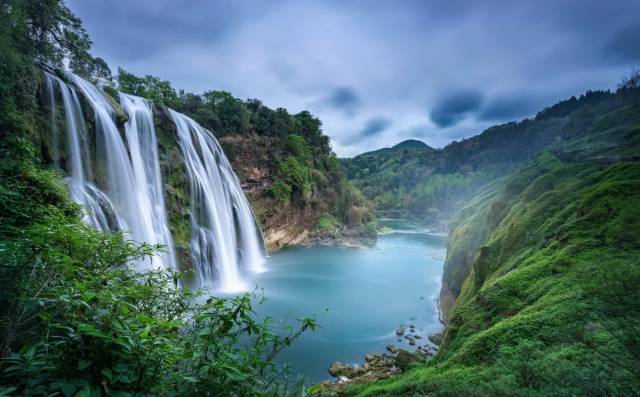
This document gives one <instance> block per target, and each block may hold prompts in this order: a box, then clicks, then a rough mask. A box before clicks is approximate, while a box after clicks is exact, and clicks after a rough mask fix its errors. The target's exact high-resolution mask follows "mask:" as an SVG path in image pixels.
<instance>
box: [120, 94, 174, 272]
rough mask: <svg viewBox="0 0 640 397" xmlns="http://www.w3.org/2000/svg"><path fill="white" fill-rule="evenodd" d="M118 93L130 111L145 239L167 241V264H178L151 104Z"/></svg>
mask: <svg viewBox="0 0 640 397" xmlns="http://www.w3.org/2000/svg"><path fill="white" fill-rule="evenodd" d="M119 97H120V104H121V105H122V108H123V109H124V111H125V112H127V114H128V115H129V119H128V120H127V123H126V124H125V126H124V127H125V136H126V139H127V144H128V147H129V154H130V157H131V165H132V168H133V177H134V186H135V189H136V192H135V194H136V197H137V198H138V200H139V202H140V204H141V206H142V207H143V211H142V212H141V213H140V218H141V219H140V220H141V221H142V224H143V225H145V227H144V231H145V233H147V234H146V235H145V238H149V239H150V240H145V241H147V242H154V243H158V244H162V245H164V246H165V247H166V249H167V252H166V254H165V255H164V257H163V259H164V261H165V265H166V266H168V267H170V268H175V267H176V266H175V259H174V258H175V254H174V250H173V239H172V238H171V232H170V231H169V222H168V220H167V211H166V209H165V205H164V190H163V186H162V176H161V174H160V159H159V156H158V142H157V140H156V130H155V127H154V126H153V108H152V104H151V102H150V101H149V100H147V99H144V98H140V97H137V96H134V95H128V94H123V93H119ZM153 240H155V241H153Z"/></svg>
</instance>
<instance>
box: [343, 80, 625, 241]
mask: <svg viewBox="0 0 640 397" xmlns="http://www.w3.org/2000/svg"><path fill="white" fill-rule="evenodd" d="M628 100H629V99H628V98H626V97H625V96H624V95H620V94H619V93H611V92H609V91H589V92H587V93H586V94H584V95H582V96H580V97H579V98H575V97H572V98H571V99H569V100H565V101H561V102H559V103H558V104H556V105H554V106H551V107H549V108H547V109H545V110H543V111H541V112H540V113H538V114H537V115H536V117H535V118H532V119H525V120H523V121H520V122H511V123H507V124H503V125H498V126H494V127H491V128H488V129H487V130H485V131H484V132H482V133H481V134H479V135H476V136H473V137H471V138H467V139H463V140H461V141H454V142H452V143H450V144H449V145H447V146H446V147H444V148H442V149H437V150H434V149H431V148H429V147H423V148H421V149H420V148H417V149H415V148H414V150H405V149H404V148H398V147H394V148H388V149H381V150H376V151H373V152H368V153H364V154H361V155H359V156H356V157H354V158H350V159H342V160H341V161H342V164H343V166H344V167H345V170H346V172H347V176H348V178H349V179H350V180H351V181H352V182H353V183H354V184H355V185H356V187H358V188H359V189H360V190H361V191H362V192H363V193H364V195H365V196H366V197H367V198H368V199H369V200H371V201H373V202H374V204H375V205H376V207H377V209H379V210H393V211H396V212H399V213H400V214H404V215H406V216H408V217H411V219H420V220H421V221H422V222H423V223H425V224H427V225H430V226H432V227H436V228H439V229H446V227H447V224H448V222H449V220H450V219H451V217H452V216H453V215H454V214H455V213H456V212H457V211H458V210H459V209H460V208H461V207H462V206H463V205H464V204H465V202H466V200H467V199H469V198H470V197H472V196H473V195H474V194H475V193H476V192H477V190H478V189H479V188H481V187H482V186H483V185H485V184H486V183H488V182H490V181H492V180H495V179H496V178H499V177H501V176H504V175H507V174H509V173H510V172H512V171H514V170H515V169H516V168H517V167H518V166H519V165H520V164H522V163H523V162H524V161H527V160H529V159H531V158H533V157H534V156H536V155H537V154H538V153H539V152H540V151H541V150H543V149H546V148H553V147H558V146H562V145H564V144H565V143H567V142H569V141H571V140H574V139H576V138H578V137H580V136H582V135H584V134H585V132H586V131H587V130H588V128H589V127H590V126H591V125H592V124H593V122H594V120H595V119H596V118H598V117H599V116H600V115H602V114H604V113H606V112H608V111H610V110H612V109H615V108H618V107H620V106H625V105H627V104H628ZM425 146H426V145H425Z"/></svg>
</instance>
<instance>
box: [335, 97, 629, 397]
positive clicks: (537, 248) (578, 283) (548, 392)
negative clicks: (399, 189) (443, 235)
mask: <svg viewBox="0 0 640 397" xmlns="http://www.w3.org/2000/svg"><path fill="white" fill-rule="evenodd" d="M628 93H629V92H626V93H625V92H619V93H618V94H619V95H621V96H624V95H626V94H628ZM580 135H581V138H578V139H576V140H574V141H571V142H569V143H568V144H567V145H566V146H565V147H564V148H563V149H562V150H556V151H554V153H551V152H548V151H547V152H544V153H542V154H539V155H538V156H536V158H535V159H533V160H531V161H529V162H528V163H526V164H525V165H524V166H522V167H520V169H519V170H518V171H517V172H515V173H514V174H512V175H511V176H508V177H505V178H502V179H500V180H497V181H495V182H494V183H492V184H490V185H488V186H485V187H484V188H483V189H481V191H480V192H479V193H478V194H476V195H475V196H474V197H473V198H472V199H471V200H470V201H469V202H468V204H467V205H466V206H465V207H464V208H463V209H462V210H461V211H460V212H459V213H458V214H457V215H456V217H455V218H454V220H453V222H452V227H451V233H450V242H449V248H448V254H447V260H446V264H445V280H444V282H445V283H448V285H449V286H450V287H451V288H452V289H454V290H455V291H454V294H455V295H457V294H458V292H459V296H458V297H457V302H456V304H455V306H454V308H453V311H452V312H451V313H450V316H449V317H450V320H449V323H448V324H447V327H446V332H445V335H444V341H443V343H442V345H441V348H440V350H439V352H438V354H437V355H436V356H435V358H434V359H432V360H431V361H428V362H426V363H424V364H415V365H414V366H413V367H412V368H411V369H410V370H408V371H407V372H405V373H403V374H401V375H399V376H396V377H392V378H390V379H388V380H383V381H378V382H374V383H368V384H361V385H352V386H350V387H348V388H347V389H346V391H344V392H343V395H353V396H405V395H408V396H603V395H620V396H622V395H625V396H633V395H639V394H640V349H639V345H638V337H639V336H640V305H639V303H638V302H640V288H638V286H639V285H640V265H639V263H640V207H638V205H637V203H639V202H640V162H638V160H639V159H638V157H637V153H639V152H640V151H639V149H640V107H638V105H628V106H624V107H619V108H617V109H615V110H613V111H611V112H607V113H605V114H603V115H600V116H599V117H597V118H596V119H595V120H594V121H593V123H592V124H591V126H590V127H589V128H587V129H586V130H585V131H584V133H583V134H580Z"/></svg>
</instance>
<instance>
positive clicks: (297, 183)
mask: <svg viewBox="0 0 640 397" xmlns="http://www.w3.org/2000/svg"><path fill="white" fill-rule="evenodd" d="M278 177H279V178H281V179H282V180H283V181H284V182H285V183H286V184H288V185H290V186H291V187H292V188H293V189H294V190H295V191H296V192H298V193H299V194H300V195H301V197H302V199H303V200H308V199H309V195H310V194H311V180H310V179H311V174H310V170H309V168H308V167H307V166H305V165H303V164H301V163H300V161H298V159H297V158H296V157H295V156H289V157H287V158H286V159H285V160H284V161H283V162H281V163H280V165H279V166H278Z"/></svg>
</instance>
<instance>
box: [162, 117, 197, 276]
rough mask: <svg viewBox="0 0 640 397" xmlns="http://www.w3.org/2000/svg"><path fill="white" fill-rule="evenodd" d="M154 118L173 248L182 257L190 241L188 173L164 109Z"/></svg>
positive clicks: (171, 123)
mask: <svg viewBox="0 0 640 397" xmlns="http://www.w3.org/2000/svg"><path fill="white" fill-rule="evenodd" d="M154 118H155V120H154V124H155V127H156V136H157V139H158V152H159V157H160V169H161V172H162V178H163V183H164V186H165V205H166V207H167V214H168V216H169V225H170V228H171V234H172V235H173V239H174V244H175V246H176V248H177V249H178V251H185V253H184V255H183V256H185V255H186V252H188V246H189V242H190V241H191V215H190V214H191V198H190V193H189V179H188V177H187V169H186V166H185V164H184V158H183V156H182V153H181V151H180V147H179V146H178V142H177V138H176V127H175V124H174V123H173V122H172V120H171V119H170V116H169V115H168V114H167V113H166V112H165V110H164V109H161V108H157V107H154ZM179 254H180V253H179ZM187 265H188V264H187ZM187 265H185V266H187Z"/></svg>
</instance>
